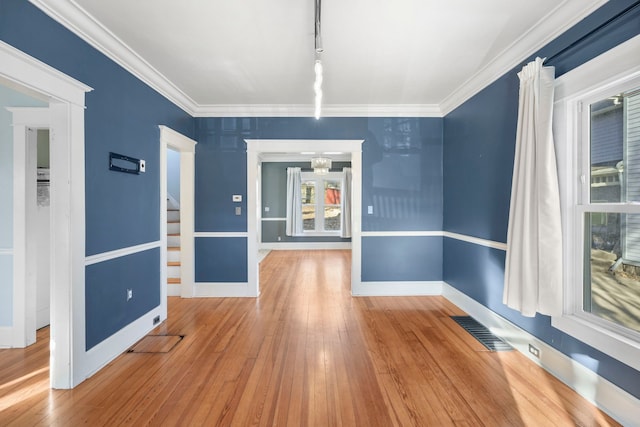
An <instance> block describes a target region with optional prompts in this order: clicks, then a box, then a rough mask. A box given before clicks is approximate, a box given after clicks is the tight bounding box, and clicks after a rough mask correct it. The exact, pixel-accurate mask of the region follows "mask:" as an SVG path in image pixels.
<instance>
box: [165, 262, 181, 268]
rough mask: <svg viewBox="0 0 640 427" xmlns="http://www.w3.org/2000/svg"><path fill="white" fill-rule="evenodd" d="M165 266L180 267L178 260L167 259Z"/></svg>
mask: <svg viewBox="0 0 640 427" xmlns="http://www.w3.org/2000/svg"><path fill="white" fill-rule="evenodd" d="M167 267H180V261H169V262H167Z"/></svg>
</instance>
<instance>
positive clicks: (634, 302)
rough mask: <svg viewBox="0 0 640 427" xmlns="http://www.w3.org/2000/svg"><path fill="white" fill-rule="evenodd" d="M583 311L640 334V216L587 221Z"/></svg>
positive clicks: (608, 215)
mask: <svg viewBox="0 0 640 427" xmlns="http://www.w3.org/2000/svg"><path fill="white" fill-rule="evenodd" d="M585 224H586V230H585V231H586V233H585V234H586V239H585V241H586V244H585V266H586V268H585V283H584V301H583V310H584V311H586V312H589V313H592V314H594V315H596V316H598V317H600V318H602V319H605V320H608V321H611V322H614V323H616V324H618V325H621V326H624V327H627V328H629V329H633V330H635V331H639V332H640V214H620V213H611V212H607V213H600V212H598V213H595V212H592V213H588V214H586V218H585Z"/></svg>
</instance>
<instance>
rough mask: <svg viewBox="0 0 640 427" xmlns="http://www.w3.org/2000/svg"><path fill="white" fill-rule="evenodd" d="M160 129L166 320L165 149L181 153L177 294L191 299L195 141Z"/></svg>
mask: <svg viewBox="0 0 640 427" xmlns="http://www.w3.org/2000/svg"><path fill="white" fill-rule="evenodd" d="M159 127H160V241H161V245H160V248H161V249H160V282H161V288H160V289H161V292H160V304H161V311H162V314H161V316H162V319H163V320H164V319H166V317H167V149H168V148H169V147H170V148H172V149H174V150H176V151H178V152H179V153H180V266H181V278H180V291H181V296H182V298H191V297H193V295H194V294H193V288H194V281H195V258H194V257H195V247H194V235H193V233H194V228H195V149H196V144H197V142H196V141H194V140H192V139H191V138H187V137H186V136H184V135H182V134H180V133H178V132H176V131H174V130H173V129H171V128H168V127H167V126H159Z"/></svg>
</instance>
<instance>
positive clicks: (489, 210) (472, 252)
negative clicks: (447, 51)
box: [443, 0, 640, 398]
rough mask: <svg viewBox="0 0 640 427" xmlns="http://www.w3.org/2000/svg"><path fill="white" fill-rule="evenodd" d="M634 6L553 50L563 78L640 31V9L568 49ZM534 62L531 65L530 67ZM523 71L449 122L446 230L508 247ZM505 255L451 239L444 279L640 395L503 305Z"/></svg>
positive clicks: (579, 349)
mask: <svg viewBox="0 0 640 427" xmlns="http://www.w3.org/2000/svg"><path fill="white" fill-rule="evenodd" d="M632 3H633V2H632V1H621V0H618V1H616V0H612V1H610V2H608V3H607V4H606V5H605V6H603V7H602V8H600V9H599V10H598V11H596V12H595V13H594V14H592V15H590V16H589V17H588V18H586V19H585V20H584V21H582V22H581V23H579V24H578V25H576V26H575V27H573V28H572V29H570V30H569V31H567V32H566V33H565V34H563V35H562V36H561V37H559V38H558V39H556V40H554V41H553V42H552V43H550V44H549V45H547V46H545V47H544V48H543V49H541V50H540V52H537V53H536V55H532V58H534V57H535V56H540V57H549V58H551V59H550V61H549V64H548V65H553V66H555V67H556V76H557V77H559V76H560V75H562V74H564V73H566V72H567V71H569V70H571V69H573V68H575V67H576V66H578V65H580V64H583V63H584V62H586V61H588V60H589V59H592V58H594V57H595V56H597V55H599V54H601V53H602V52H604V51H606V50H609V49H610V48H612V47H614V46H616V45H618V44H619V43H621V42H623V41H625V40H627V39H629V38H631V37H633V36H635V35H636V34H638V33H640V12H638V11H636V12H635V13H634V14H632V15H629V16H627V17H625V18H624V19H622V20H620V21H618V22H616V24H614V25H612V26H610V27H608V28H606V29H604V30H603V31H600V32H599V33H597V34H595V35H593V36H590V37H588V38H587V39H585V41H584V42H582V43H580V44H578V45H577V46H575V47H574V48H572V49H570V50H568V51H567V52H566V53H564V54H562V55H559V56H556V57H555V58H552V55H554V54H555V53H556V52H559V51H560V50H561V49H563V48H564V47H565V46H568V45H570V44H571V43H573V42H574V41H576V40H577V39H579V38H581V37H583V36H584V35H586V34H588V33H589V32H590V31H591V30H592V29H594V28H596V27H597V26H599V25H600V24H601V23H603V22H605V21H607V20H608V19H609V18H611V17H612V16H613V15H615V14H616V13H617V12H619V11H621V10H623V9H625V8H626V7H627V6H629V5H630V4H632ZM526 62H527V60H523V63H526ZM518 71H519V67H518V68H517V69H514V70H512V71H511V72H509V73H507V74H506V75H504V76H503V77H501V78H499V79H498V80H496V81H495V82H494V83H492V84H491V85H490V86H488V87H487V88H485V89H484V90H482V91H481V92H480V93H478V94H477V95H476V96H474V97H473V98H471V99H470V100H468V101H467V102H465V103H464V104H463V105H461V106H460V107H458V108H457V109H456V110H455V111H453V112H451V113H450V114H448V115H447V116H446V117H445V118H444V155H443V163H444V171H445V173H444V230H445V231H450V232H456V233H461V234H466V235H469V236H475V237H480V238H483V239H488V240H494V241H499V242H505V241H506V236H507V223H508V216H509V200H510V193H511V175H512V172H513V156H514V151H515V146H514V143H515V134H516V123H517V109H518V85H519V83H518V78H517V72H518ZM504 260H505V253H504V251H500V250H496V249H490V248H486V247H483V246H479V245H474V244H470V243H466V242H462V241H458V240H454V239H449V238H445V239H444V263H443V275H444V280H445V281H446V282H447V283H449V284H450V285H452V286H454V287H455V288H457V289H458V290H460V291H462V292H464V293H465V294H467V295H468V296H470V297H471V298H473V299H475V300H476V301H478V302H480V303H481V304H483V305H485V306H486V307H488V308H490V309H491V310H493V311H495V312H497V313H499V314H500V315H502V316H503V317H505V318H507V319H509V320H510V321H512V322H513V323H515V324H517V325H519V326H520V327H522V328H524V329H525V330H527V331H529V332H530V333H532V334H533V335H535V336H536V337H538V338H539V339H541V340H542V341H544V342H546V343H547V344H550V345H552V346H553V347H555V348H557V349H558V350H560V351H561V352H563V353H564V354H566V355H568V356H570V357H572V358H574V359H576V360H578V361H580V362H582V363H584V364H585V365H586V366H587V367H589V368H591V369H593V370H595V371H596V372H597V373H598V374H600V375H601V376H603V377H604V378H607V379H608V380H610V381H611V382H613V383H614V384H617V385H618V386H619V387H621V388H623V389H625V390H627V391H628V392H629V393H631V394H633V395H634V396H636V397H638V398H640V373H639V372H638V371H636V370H634V369H631V368H629V367H628V366H626V365H624V364H622V363H620V362H618V361H616V360H614V359H612V358H610V357H608V356H606V355H604V354H602V353H601V352H599V351H597V350H595V349H593V348H591V347H589V346H587V345H585V344H584V343H582V342H580V341H578V340H576V339H574V338H572V337H570V336H568V335H566V334H564V333H562V332H560V331H558V330H557V329H555V328H552V327H551V320H550V318H549V317H547V316H541V315H537V316H536V317H534V318H526V317H523V316H520V315H519V313H517V312H515V311H513V310H511V309H509V308H507V307H506V306H504V305H503V304H502V289H503V280H504Z"/></svg>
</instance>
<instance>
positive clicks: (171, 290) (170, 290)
mask: <svg viewBox="0 0 640 427" xmlns="http://www.w3.org/2000/svg"><path fill="white" fill-rule="evenodd" d="M181 295H182V294H181V290H180V285H179V284H177V283H167V296H168V297H179V296H181Z"/></svg>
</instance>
